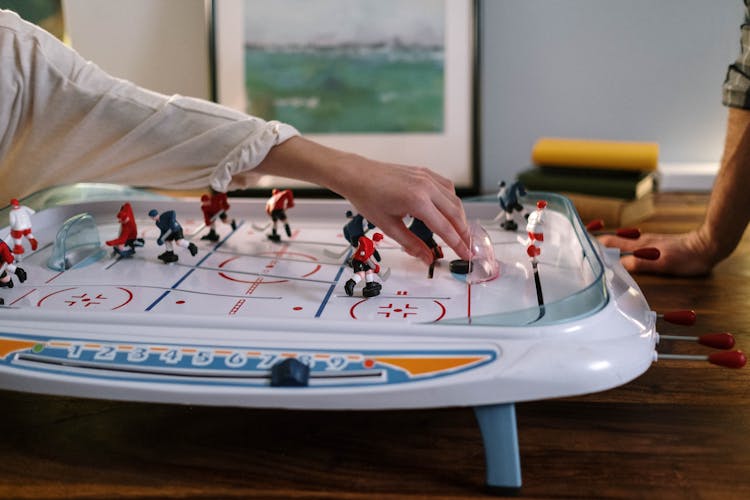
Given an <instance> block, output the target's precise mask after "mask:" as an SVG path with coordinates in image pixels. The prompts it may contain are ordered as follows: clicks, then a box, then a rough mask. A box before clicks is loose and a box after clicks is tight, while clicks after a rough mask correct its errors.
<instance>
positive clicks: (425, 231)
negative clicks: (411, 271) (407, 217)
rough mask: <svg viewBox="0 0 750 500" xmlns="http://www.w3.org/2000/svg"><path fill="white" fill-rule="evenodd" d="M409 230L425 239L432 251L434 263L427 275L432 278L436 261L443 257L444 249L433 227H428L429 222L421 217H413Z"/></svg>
mask: <svg viewBox="0 0 750 500" xmlns="http://www.w3.org/2000/svg"><path fill="white" fill-rule="evenodd" d="M409 231H411V232H412V233H414V235H415V236H416V237H417V238H419V239H420V240H422V241H424V242H425V244H426V245H427V246H428V247H429V249H430V251H431V252H432V264H430V268H429V271H428V273H427V277H428V278H430V279H432V276H433V274H434V272H435V262H437V261H438V260H439V259H442V258H443V249H442V248H440V245H438V244H437V242H436V241H435V237H434V233H433V232H432V229H430V228H429V227H427V224H425V223H424V222H422V221H421V220H420V219H417V218H414V219H412V221H411V224H409Z"/></svg>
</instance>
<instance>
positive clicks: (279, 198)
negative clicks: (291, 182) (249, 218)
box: [266, 189, 294, 243]
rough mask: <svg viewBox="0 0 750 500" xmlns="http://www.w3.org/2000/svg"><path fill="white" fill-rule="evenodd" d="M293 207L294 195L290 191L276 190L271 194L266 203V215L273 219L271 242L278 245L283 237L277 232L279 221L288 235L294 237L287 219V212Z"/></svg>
mask: <svg viewBox="0 0 750 500" xmlns="http://www.w3.org/2000/svg"><path fill="white" fill-rule="evenodd" d="M292 207H294V195H293V194H292V191H291V190H290V189H284V190H283V191H281V190H279V189H274V190H273V191H272V192H271V197H270V198H269V199H268V201H267V202H266V213H267V214H268V215H269V216H270V217H271V221H272V222H273V228H272V229H271V234H269V235H268V239H269V240H271V241H275V242H276V243H278V242H279V241H281V236H279V233H278V232H277V231H276V226H277V225H278V223H279V221H281V222H283V223H284V230H285V231H286V235H287V236H289V237H291V236H292V230H291V229H290V228H289V223H288V222H287V218H286V211H287V210H288V209H290V208H292Z"/></svg>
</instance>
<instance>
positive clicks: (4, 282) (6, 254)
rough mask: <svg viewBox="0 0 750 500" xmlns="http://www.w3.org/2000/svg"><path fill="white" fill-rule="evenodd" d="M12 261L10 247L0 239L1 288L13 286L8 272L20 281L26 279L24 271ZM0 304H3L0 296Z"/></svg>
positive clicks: (13, 259)
mask: <svg viewBox="0 0 750 500" xmlns="http://www.w3.org/2000/svg"><path fill="white" fill-rule="evenodd" d="M14 261H15V258H14V257H13V252H11V251H10V247H9V246H8V244H7V243H5V242H4V241H3V240H2V239H0V287H2V288H13V280H12V279H11V277H10V275H9V274H8V273H13V274H15V275H16V277H17V278H18V281H20V282H21V283H23V282H24V281H26V271H24V270H23V269H21V268H20V267H18V266H16V265H15V264H14ZM0 304H5V301H4V300H3V299H2V298H0Z"/></svg>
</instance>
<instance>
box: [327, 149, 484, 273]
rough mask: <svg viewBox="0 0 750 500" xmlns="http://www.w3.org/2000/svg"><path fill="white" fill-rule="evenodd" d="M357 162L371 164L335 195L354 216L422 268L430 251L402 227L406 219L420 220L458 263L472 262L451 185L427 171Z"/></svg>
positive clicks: (429, 258) (461, 211) (428, 260)
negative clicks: (372, 226)
mask: <svg viewBox="0 0 750 500" xmlns="http://www.w3.org/2000/svg"><path fill="white" fill-rule="evenodd" d="M362 161H364V162H366V163H372V164H368V165H363V166H362V173H361V174H360V175H357V176H354V177H353V178H351V179H350V182H348V183H347V184H346V185H345V186H343V187H341V188H340V189H339V190H338V192H339V194H341V195H342V196H344V197H345V198H346V199H348V200H349V202H350V203H351V204H352V205H353V206H354V207H355V208H356V209H357V211H358V212H359V213H361V214H362V215H363V216H364V217H365V218H366V219H367V220H368V221H371V222H372V223H373V224H375V225H376V226H377V227H378V228H380V229H381V230H382V231H383V232H384V233H385V234H387V235H388V236H390V237H391V238H393V239H394V240H396V241H397V242H398V243H399V244H400V245H401V246H402V247H403V248H404V250H405V251H406V252H407V253H408V254H409V255H412V256H414V257H418V258H419V259H421V260H422V261H424V262H425V264H427V265H429V264H431V263H432V261H433V259H434V256H433V254H432V251H431V250H430V249H429V247H428V246H427V244H426V243H424V242H423V241H422V240H420V239H419V238H417V237H416V236H415V235H414V234H413V233H412V232H411V231H409V229H408V228H407V227H406V225H405V224H404V221H403V219H404V217H406V216H407V215H411V216H412V217H416V218H418V219H421V220H422V221H423V222H424V223H425V224H426V225H427V227H429V228H430V229H431V230H432V231H433V232H434V233H435V234H437V235H438V236H440V238H442V240H443V241H444V242H445V244H446V245H448V246H449V247H451V248H452V249H453V251H455V252H456V254H458V256H459V257H460V258H462V259H465V260H471V253H470V250H469V244H470V242H469V227H468V224H467V223H466V214H465V213H464V208H463V204H462V203H461V200H460V199H459V198H458V196H457V195H456V191H455V188H454V186H453V183H452V182H451V181H450V180H448V179H446V178H445V177H443V176H441V175H439V174H437V173H435V172H433V171H432V170H429V169H427V168H419V167H409V166H403V165H396V164H391V163H381V162H372V161H371V160H364V159H362Z"/></svg>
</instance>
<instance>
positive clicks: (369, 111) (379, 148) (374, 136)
mask: <svg viewBox="0 0 750 500" xmlns="http://www.w3.org/2000/svg"><path fill="white" fill-rule="evenodd" d="M280 2H281V3H283V4H284V5H281V4H280ZM287 4H288V5H287ZM426 7H428V8H426ZM335 9H338V10H337V11H336V15H335V16H331V15H327V13H331V12H333V11H334V10H335ZM357 9H360V10H361V12H358V11H357ZM378 9H379V10H378ZM393 12H399V15H398V16H394V15H393ZM332 17H333V18H334V19H331V18H332ZM394 19H395V20H396V21H393V20H394ZM329 21H330V22H332V23H334V24H330V25H327V23H328V22H329ZM392 24H394V25H392ZM343 26H348V28H347V29H342V27H343ZM211 30H212V34H211V35H212V36H211V37H210V39H211V40H212V42H213V43H212V47H211V54H212V58H213V60H212V64H211V66H212V89H213V94H214V95H213V99H214V100H215V101H216V102H218V103H220V104H223V105H227V106H229V107H232V108H235V109H238V110H241V111H244V112H247V113H249V114H252V115H255V116H259V117H260V118H263V119H267V120H271V119H277V120H280V121H284V122H286V123H289V124H291V125H293V126H295V127H297V128H298V129H299V130H300V132H301V133H302V134H303V135H304V136H305V137H308V138H310V139H311V140H314V141H316V142H319V143H321V144H324V145H326V146H330V147H333V148H336V149H341V150H345V151H350V152H353V153H356V154H359V155H362V156H366V157H369V158H373V159H377V160H381V161H385V162H393V163H400V164H405V165H415V166H425V167H429V168H431V169H432V170H435V171H436V172H438V173H440V174H441V175H443V176H445V177H447V178H449V179H450V180H452V181H453V183H454V185H455V186H456V191H457V192H458V193H459V195H471V194H476V193H477V192H478V189H479V185H480V179H479V171H480V169H479V154H478V150H479V140H478V111H477V109H478V106H477V102H478V95H477V94H478V78H477V61H478V54H479V43H478V39H479V23H478V0H420V2H415V1H414V0H387V1H383V2H370V1H366V0H279V1H278V2H277V1H275V2H264V1H262V0H212V1H211ZM342 60H343V61H344V63H345V64H344V63H341V62H342ZM331 61H334V62H335V64H332V63H331ZM393 61H396V62H393ZM285 64H286V66H285ZM346 64H349V66H348V67H347V66H346ZM248 66H251V67H248ZM373 66H376V67H377V69H378V70H379V71H382V73H377V74H376V73H370V72H369V71H370V69H371V68H372V67H373ZM279 68H281V69H279ZM342 75H343V76H342ZM363 75H365V76H363ZM373 75H376V76H373ZM258 76H260V79H258V78H256V77H258ZM264 77H265V78H266V81H263V78H264ZM358 78H359V80H358ZM290 82H291V83H290ZM305 82H309V83H305ZM342 82H343V83H342ZM404 82H406V83H405V84H404ZM415 82H416V83H415ZM305 85H307V87H305ZM290 87H294V88H292V89H291V90H290ZM277 89H282V90H279V91H278V94H274V92H277ZM373 96H375V97H373ZM390 100H394V101H399V100H400V101H399V102H397V103H396V104H395V105H391V106H390V108H389V104H390V102H389V101H390ZM326 106H328V107H327V108H326ZM306 108H307V110H312V111H311V112H310V115H313V116H312V117H311V116H308V115H306V114H305V113H304V112H305V111H306ZM331 110H333V111H331ZM342 110H344V111H346V112H348V113H349V114H346V113H345V112H343V111H342ZM372 175H377V174H376V173H373V174H372ZM271 187H291V188H294V189H295V191H297V190H298V189H302V190H312V191H320V190H319V189H316V186H313V185H311V184H308V183H304V182H301V181H295V180H291V179H282V178H275V177H271V176H266V177H264V178H263V179H261V180H260V182H259V183H258V185H257V189H258V190H262V191H264V192H265V191H267V190H268V188H271Z"/></svg>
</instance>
